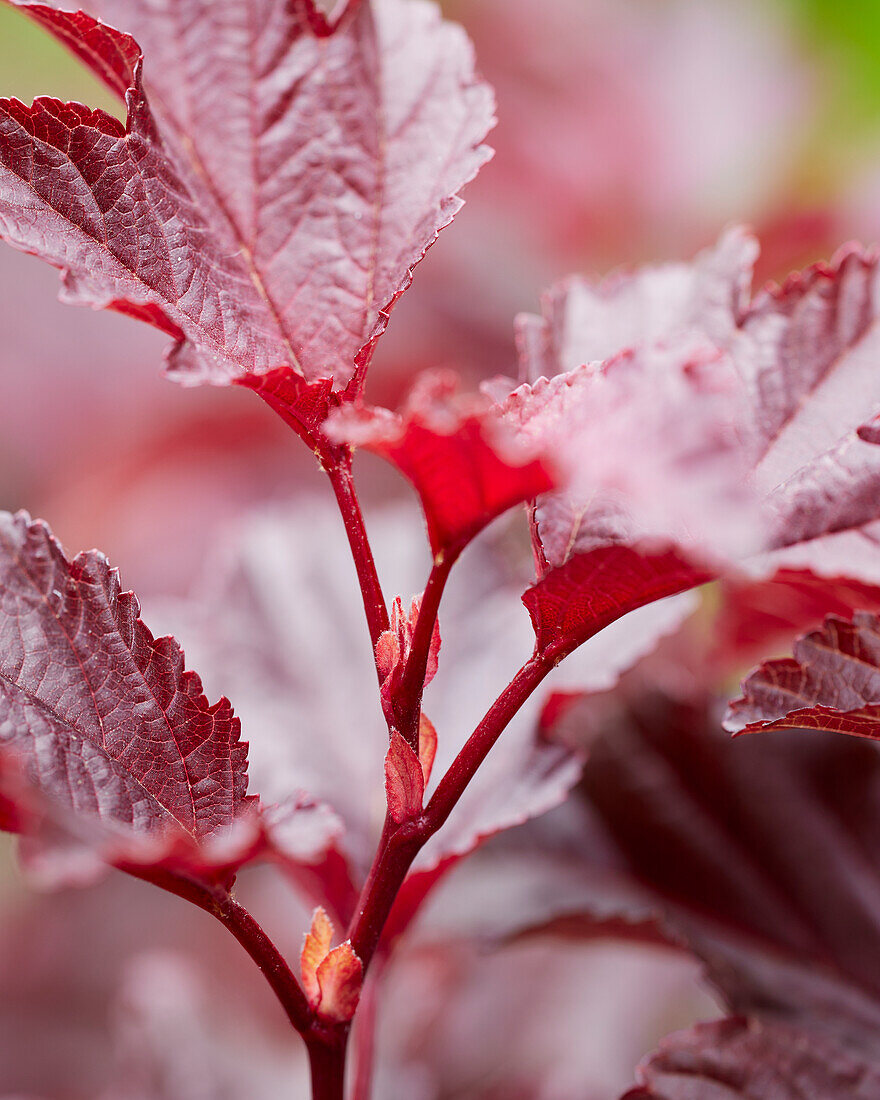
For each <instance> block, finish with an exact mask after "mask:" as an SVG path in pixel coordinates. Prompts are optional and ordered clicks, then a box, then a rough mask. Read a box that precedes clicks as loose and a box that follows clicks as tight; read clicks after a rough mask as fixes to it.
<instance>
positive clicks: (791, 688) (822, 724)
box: [724, 611, 880, 740]
mask: <svg viewBox="0 0 880 1100" xmlns="http://www.w3.org/2000/svg"><path fill="white" fill-rule="evenodd" d="M742 690H743V695H742V697H741V698H739V699H736V700H734V701H733V702H732V703H731V704H730V707H729V709H728V712H727V717H726V718H725V721H724V724H725V726H726V727H727V729H729V730H731V731H732V732H734V733H751V732H753V731H754V730H774V729H817V730H826V731H828V732H834V733H851V734H854V735H855V736H857V737H870V738H874V739H875V740H876V739H880V620H878V618H877V616H876V615H872V614H870V613H868V612H864V611H863V612H856V614H855V615H853V617H852V620H851V621H847V620H846V619H838V618H836V617H834V616H833V615H829V616H828V618H827V619H826V620H825V624H824V626H823V627H822V629H821V630H816V631H813V632H812V633H810V634H806V635H804V636H803V637H802V638H799V639H798V640H797V642H795V646H794V657H793V658H785V659H782V660H777V661H767V662H765V663H764V664H762V665H761V666H760V667H759V668H758V669H757V670H756V671H755V672H753V673H752V674H751V676H749V677H748V679H747V680H746V681H745V682H744V683H743V685H742Z"/></svg>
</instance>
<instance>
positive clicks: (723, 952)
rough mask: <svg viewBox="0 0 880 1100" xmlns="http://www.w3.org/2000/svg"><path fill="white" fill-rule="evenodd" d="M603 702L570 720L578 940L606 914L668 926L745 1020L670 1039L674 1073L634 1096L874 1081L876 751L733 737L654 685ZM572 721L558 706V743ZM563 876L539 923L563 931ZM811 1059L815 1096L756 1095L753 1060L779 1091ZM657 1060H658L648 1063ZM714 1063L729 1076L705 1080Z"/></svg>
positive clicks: (758, 1078)
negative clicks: (824, 1068) (578, 822)
mask: <svg viewBox="0 0 880 1100" xmlns="http://www.w3.org/2000/svg"><path fill="white" fill-rule="evenodd" d="M600 702H601V701H600V700H597V701H596V702H595V703H593V704H591V706H590V708H589V709H587V710H582V711H581V713H580V722H581V726H580V738H581V743H582V744H584V745H586V746H588V747H589V750H590V751H589V757H588V760H587V764H586V767H585V770H584V783H583V794H584V797H585V800H586V805H585V809H586V811H587V812H586V813H585V815H584V817H583V819H582V820H583V826H582V838H581V845H580V852H581V862H580V868H581V872H582V875H583V881H582V884H581V887H580V892H581V895H582V898H581V910H580V917H581V925H582V928H583V933H584V935H586V936H593V935H595V921H596V920H597V921H598V922H599V927H600V928H601V927H604V926H607V924H608V921H609V917H610V916H613V915H614V913H615V911H616V912H617V914H618V915H619V916H624V917H625V916H627V915H631V916H632V918H633V919H634V921H635V923H634V924H633V925H632V931H633V933H636V934H638V933H639V932H640V930H641V929H643V928H644V929H645V931H646V933H647V938H649V939H651V938H654V937H655V936H656V930H655V929H652V927H651V925H650V923H646V922H645V916H646V914H650V913H651V911H652V910H653V913H654V916H655V918H656V919H657V920H658V921H659V922H660V924H661V926H662V927H663V928H665V930H666V932H667V934H668V935H670V936H671V937H672V938H673V940H675V939H677V940H678V942H679V943H680V944H683V945H686V946H687V947H688V948H689V949H690V950H691V951H693V952H694V953H695V954H696V955H697V956H698V957H699V958H700V959H702V960H703V962H704V963H705V965H706V968H707V972H708V976H709V978H710V980H711V982H712V984H713V985H714V986H715V988H716V989H717V990H718V991H719V992H720V993H721V995H722V997H723V999H724V1001H725V1003H726V1004H727V1006H728V1007H729V1008H730V1009H731V1011H733V1012H735V1013H741V1014H744V1015H747V1016H748V1017H749V1020H748V1023H747V1024H741V1023H738V1022H729V1023H725V1024H722V1025H719V1030H718V1031H717V1032H715V1031H713V1030H712V1029H710V1031H709V1032H707V1033H705V1034H704V1035H703V1038H700V1033H699V1032H698V1033H697V1035H696V1037H693V1036H692V1037H691V1038H687V1037H685V1038H684V1039H681V1040H679V1039H677V1038H673V1040H671V1044H672V1050H673V1051H674V1050H675V1049H676V1047H677V1045H678V1044H679V1043H682V1044H683V1045H682V1053H681V1057H680V1060H678V1061H677V1063H676V1064H677V1065H678V1067H679V1069H680V1071H681V1073H682V1079H681V1080H680V1081H679V1080H678V1079H677V1078H676V1077H674V1076H670V1077H668V1078H663V1077H662V1075H661V1076H657V1077H655V1076H652V1074H653V1069H652V1063H649V1064H648V1066H647V1067H646V1069H645V1070H644V1079H645V1081H646V1086H645V1087H646V1088H647V1087H648V1085H650V1086H651V1087H653V1088H655V1089H656V1091H650V1089H649V1091H647V1092H641V1093H640V1092H638V1091H636V1092H635V1094H633V1095H634V1096H639V1097H641V1096H645V1097H648V1096H650V1097H658V1098H659V1097H664V1098H665V1097H667V1096H669V1097H674V1098H676V1100H677V1098H679V1097H682V1098H684V1097H688V1096H699V1097H700V1098H702V1097H703V1096H712V1095H713V1093H712V1091H710V1086H711V1084H713V1083H716V1082H717V1083H719V1085H720V1083H721V1082H723V1083H725V1084H726V1085H727V1086H728V1088H729V1089H730V1090H731V1095H732V1096H740V1095H743V1096H746V1097H749V1098H754V1100H767V1098H769V1097H774V1098H775V1096H777V1095H779V1096H782V1097H787V1096H789V1095H793V1096H798V1095H808V1096H813V1095H816V1096H824V1095H826V1093H824V1092H823V1091H822V1088H821V1087H820V1086H821V1085H822V1084H823V1083H825V1084H829V1087H830V1082H831V1081H833V1080H834V1077H833V1074H832V1076H831V1077H830V1078H823V1076H822V1075H821V1072H820V1071H821V1065H822V1063H823V1062H827V1064H828V1066H829V1072H831V1069H830V1067H831V1066H833V1065H850V1066H860V1067H861V1068H862V1070H863V1071H864V1072H865V1075H866V1076H865V1079H866V1080H871V1081H873V1079H874V1075H876V1074H877V1073H878V1072H880V1044H878V1043H877V1041H876V1036H877V1034H878V1033H880V1032H878V1027H880V905H878V903H877V898H878V896H880V861H878V858H877V851H878V847H877V840H878V837H880V816H878V806H880V801H878V798H877V794H878V791H880V757H878V756H877V754H876V752H875V751H874V748H873V746H870V745H866V744H865V743H863V742H860V741H857V740H855V739H846V738H829V737H825V736H823V735H821V734H818V733H810V732H804V731H789V732H780V733H777V734H774V735H773V736H772V737H767V738H742V739H738V740H731V739H730V738H727V737H725V736H724V735H723V734H722V733H721V731H720V730H719V729H718V728H717V725H716V722H715V719H714V712H715V708H714V706H713V704H712V703H711V702H710V701H708V700H706V699H702V700H695V701H676V700H673V699H670V698H668V697H664V696H663V695H660V694H656V693H652V694H649V695H647V696H642V697H632V698H630V699H629V700H628V701H627V700H621V698H620V697H619V696H618V697H617V700H616V701H614V700H608V701H606V704H605V706H604V709H602V708H600V707H599V703H600ZM590 715H592V717H593V721H592V722H591V721H590ZM576 717H577V716H576V715H574V713H573V711H572V709H571V707H569V708H568V709H567V711H566V712H565V726H566V730H567V733H568V735H569V736H571V735H572V733H573V732H574V731H576V730H577V722H576V721H573V718H576ZM573 850H574V849H573V845H572V843H571V840H570V839H569V840H568V841H567V844H566V845H565V847H564V848H563V849H562V851H563V852H567V853H568V859H569V861H571V859H572V856H571V852H572V851H573ZM568 875H569V877H568V879H567V882H568V895H569V896H568V897H564V894H565V891H564V890H563V891H562V892H561V893H560V895H559V896H560V897H563V898H564V901H563V904H562V906H561V907H559V906H556V907H554V898H553V893H554V891H553V889H552V887H550V886H549V884H545V915H546V916H547V917H552V918H553V919H552V921H551V922H550V926H551V927H553V926H554V924H556V925H559V923H560V921H561V922H562V923H561V928H562V929H563V930H564V932H565V933H566V934H568V935H572V934H574V933H575V931H576V929H577V921H576V919H575V918H576V914H577V905H578V899H577V891H573V890H571V884H572V882H573V881H574V880H573V878H572V877H571V870H570V869H569V871H568ZM593 918H595V920H594V919H593ZM610 931H611V934H612V935H614V934H616V933H615V930H614V928H613V926H612V928H611V929H610ZM713 1026H714V1025H713ZM706 1035H708V1036H709V1039H708V1040H707V1039H706ZM761 1035H765V1036H767V1037H768V1046H767V1047H766V1048H764V1050H763V1053H758V1052H759V1050H760V1046H755V1047H754V1048H752V1047H751V1045H750V1044H751V1041H752V1040H750V1039H748V1038H747V1037H748V1036H752V1038H754V1037H756V1036H761ZM726 1036H727V1037H730V1036H734V1037H736V1036H740V1037H742V1036H745V1037H746V1038H745V1039H743V1043H744V1044H745V1045H744V1046H743V1045H742V1044H740V1042H739V1039H737V1041H736V1043H735V1044H734V1045H733V1046H731V1047H729V1048H726V1046H725V1044H726V1041H727V1040H726V1038H725V1037H726ZM686 1049H689V1050H690V1054H688V1055H685V1053H684V1051H685V1050H686ZM725 1049H726V1053H725ZM811 1049H812V1050H818V1051H822V1052H823V1053H822V1054H821V1055H820V1056H819V1058H818V1059H817V1062H816V1064H815V1065H809V1073H810V1074H812V1073H816V1074H817V1076H816V1077H815V1079H813V1078H812V1077H811V1076H810V1075H809V1074H807V1076H806V1077H805V1078H804V1079H803V1080H804V1081H805V1082H807V1083H809V1084H810V1085H813V1086H814V1089H815V1091H814V1089H812V1088H806V1092H805V1093H802V1094H798V1093H797V1092H795V1093H792V1094H789V1093H788V1092H786V1091H784V1090H783V1088H782V1081H779V1082H776V1085H777V1087H778V1089H779V1091H778V1092H773V1091H772V1089H771V1090H770V1091H762V1089H764V1090H766V1089H768V1088H769V1086H768V1076H762V1074H761V1073H759V1072H758V1070H759V1065H760V1060H761V1058H764V1057H766V1058H767V1060H768V1061H767V1065H766V1067H765V1073H766V1074H767V1075H770V1074H771V1073H772V1068H773V1066H774V1065H776V1066H777V1067H783V1066H787V1067H788V1068H787V1069H785V1070H784V1071H783V1070H782V1069H781V1068H780V1073H781V1074H782V1079H783V1081H784V1082H785V1086H786V1087H790V1082H791V1081H792V1080H797V1079H798V1078H797V1072H792V1073H791V1074H790V1071H792V1070H796V1067H797V1066H798V1065H799V1064H800V1061H801V1060H802V1059H803V1060H804V1065H805V1066H806V1065H807V1064H808V1062H809V1059H808V1057H807V1055H806V1054H805V1053H804V1052H806V1051H808V1050H811ZM665 1057H666V1054H665V1053H664V1052H663V1051H661V1054H660V1061H659V1063H658V1064H657V1065H658V1067H662V1066H663V1065H665V1064H666V1063H665V1061H664V1059H665ZM675 1057H676V1058H678V1056H677V1055H676V1056H675ZM688 1064H689V1065H690V1066H691V1072H692V1073H693V1074H694V1075H695V1076H694V1079H693V1080H690V1079H689V1078H688V1077H687V1076H686V1074H685V1072H684V1071H685V1069H686V1067H687V1065H688ZM713 1066H714V1067H715V1069H714V1070H713V1068H712V1067H713ZM719 1067H726V1073H725V1075H722V1076H717V1077H716V1074H719V1073H720V1070H719ZM787 1075H788V1076H787ZM769 1080H771V1081H775V1078H773V1077H772V1076H769ZM844 1080H846V1078H845V1077H842V1078H841V1081H844ZM858 1080H859V1078H858V1077H855V1078H854V1081H856V1082H857V1081H858ZM686 1081H687V1082H688V1087H690V1088H691V1090H692V1091H691V1092H688V1091H687V1089H686V1088H685V1082H686ZM660 1082H662V1085H663V1087H660V1084H659V1083H660ZM673 1085H674V1086H675V1087H673ZM676 1089H678V1090H679V1091H676ZM737 1089H740V1090H742V1091H741V1092H739V1091H737ZM682 1090H683V1091H682ZM701 1090H705V1091H701ZM839 1094H840V1095H841V1096H843V1095H848V1093H846V1092H845V1091H842V1092H840V1093H839ZM718 1095H719V1097H720V1096H726V1095H728V1094H727V1093H725V1092H724V1091H719V1092H718ZM828 1095H831V1096H834V1095H837V1094H836V1093H835V1092H833V1091H832V1092H831V1093H830V1094H828ZM855 1095H859V1094H858V1092H856V1093H855ZM867 1095H871V1093H870V1092H869V1093H868V1094H867Z"/></svg>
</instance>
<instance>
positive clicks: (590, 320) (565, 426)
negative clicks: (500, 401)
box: [505, 230, 880, 636]
mask: <svg viewBox="0 0 880 1100" xmlns="http://www.w3.org/2000/svg"><path fill="white" fill-rule="evenodd" d="M755 256H756V245H755V243H754V241H752V240H751V239H750V238H749V237H748V236H747V235H746V234H744V233H743V232H742V231H736V230H734V231H731V232H729V233H727V234H726V235H725V236H724V237H722V239H721V241H720V242H719V244H718V245H717V246H716V248H715V249H714V250H711V251H709V252H706V253H704V254H702V255H701V256H699V257H698V258H697V260H696V261H695V262H694V263H693V264H692V265H687V264H675V265H667V266H666V267H660V268H646V269H643V270H641V271H638V272H636V273H634V274H632V275H624V276H618V277H616V278H612V279H609V280H606V281H605V282H604V283H601V284H598V285H595V286H594V285H592V284H590V283H588V282H586V281H585V280H577V279H572V280H569V281H568V282H565V283H563V284H560V285H559V286H558V287H557V288H555V289H554V290H553V291H551V292H550V294H549V295H548V296H547V297H546V299H545V302H544V314H543V316H542V317H541V318H524V319H521V321H520V329H519V337H520V347H521V352H522V357H523V370H524V373H525V375H526V377H527V378H530V379H535V381H534V382H530V383H527V384H526V385H525V386H523V387H522V388H521V389H520V390H518V391H516V392H515V393H514V394H513V395H512V396H511V397H509V398H508V399H507V402H506V405H505V408H506V410H507V415H508V417H510V418H511V420H512V423H513V424H514V425H515V426H516V427H517V429H518V431H519V433H520V435H521V436H523V437H524V438H526V439H530V440H531V442H532V445H533V449H534V450H535V451H537V452H538V453H540V454H542V456H543V457H544V459H545V461H548V462H550V463H551V464H553V462H554V458H553V455H554V448H555V451H556V454H557V457H556V460H555V465H556V467H557V469H560V468H561V471H562V481H563V484H564V486H565V491H564V492H557V493H552V494H549V495H546V496H544V497H542V498H541V499H539V501H538V503H537V506H536V508H535V509H534V512H533V518H534V524H533V537H534V542H535V547H536V556H537V558H538V565H539V577H540V578H541V579H540V583H539V586H538V588H537V589H535V590H533V593H530V594H529V596H528V597H527V599H529V600H531V602H532V603H538V604H540V603H541V602H542V601H543V592H544V589H543V588H542V586H546V585H547V578H548V577H552V576H553V571H554V570H556V569H558V568H559V567H560V566H564V567H567V568H569V569H571V568H572V567H570V566H568V565H567V563H568V562H569V561H574V560H576V559H577V558H578V557H579V556H581V555H583V554H585V553H586V554H587V556H588V557H589V555H590V554H594V553H595V552H596V550H597V548H599V547H604V548H606V550H607V549H608V548H609V547H610V546H611V545H612V544H624V545H626V546H627V547H629V548H633V547H634V546H635V544H636V542H637V541H638V539H639V538H644V537H645V536H647V535H653V536H658V535H660V536H665V538H666V539H667V540H669V541H670V542H671V543H672V547H673V549H674V550H675V551H676V552H675V553H674V554H673V555H672V556H671V557H670V559H669V566H670V567H671V569H672V570H673V572H674V571H675V570H679V571H680V570H681V566H682V558H684V559H686V560H688V561H690V562H691V563H692V568H693V570H694V574H695V576H696V575H700V576H702V578H703V579H707V576H708V573H709V572H711V571H712V570H713V568H714V567H713V565H712V562H713V561H714V562H716V564H717V561H718V560H725V559H726V560H730V559H731V558H732V559H737V558H739V559H742V558H744V557H748V556H749V555H751V554H754V553H755V552H757V551H760V550H762V549H774V550H775V551H776V553H775V554H773V555H772V556H771V558H770V559H768V560H767V561H766V562H765V563H764V564H763V565H761V564H760V562H759V563H758V564H759V567H760V568H764V569H766V568H768V567H769V568H778V567H780V566H785V565H786V564H793V562H792V563H789V562H787V557H788V556H789V555H794V556H795V557H796V559H797V561H796V563H797V567H798V568H801V569H803V568H809V566H810V561H811V559H813V558H815V560H816V562H817V563H819V562H820V561H821V560H822V559H823V557H825V556H827V551H826V548H825V545H824V544H825V542H826V541H830V540H833V539H837V538H840V537H842V536H844V535H847V534H849V535H855V534H857V533H860V532H866V533H867V532H868V530H869V528H870V525H871V523H872V522H873V521H876V520H877V518H878V515H880V513H878V502H880V451H878V450H876V448H875V446H874V445H872V444H871V443H870V442H866V441H865V438H862V437H864V436H865V430H864V428H863V425H864V424H865V422H866V421H868V420H869V419H871V418H872V417H873V416H874V415H875V413H876V410H877V408H878V405H880V384H878V383H877V380H876V372H875V371H872V368H871V364H872V363H873V361H874V346H875V344H877V341H878V340H880V337H878V335H877V332H878V329H877V325H876V320H877V309H876V305H875V302H876V300H878V296H877V294H876V291H875V285H876V282H877V257H876V256H875V255H874V254H873V253H866V252H862V251H860V250H858V249H856V248H854V247H849V248H846V249H844V250H842V251H841V252H840V253H839V254H838V256H837V257H836V258H835V260H834V261H833V262H832V263H831V265H817V266H815V267H814V268H811V269H809V270H808V271H806V272H805V273H803V274H802V275H796V276H792V278H791V279H790V280H789V281H788V282H787V283H786V284H785V286H784V287H783V288H781V289H770V290H767V291H764V292H763V293H761V294H759V295H758V296H757V297H756V298H755V299H754V300H753V301H751V302H750V301H749V284H750V281H751V269H752V265H753V263H754V259H755ZM623 348H630V349H632V350H630V351H628V352H625V353H622V354H619V355H618V356H617V358H613V359H611V360H608V359H607V356H608V355H609V354H611V353H612V352H613V351H615V350H617V351H620V349H623ZM713 348H714V349H715V350H714V353H713V351H712V349H713ZM593 360H604V362H602V363H601V365H600V364H599V363H594V362H593ZM578 364H585V365H583V366H580V365H578ZM591 364H592V365H591ZM542 375H544V376H545V377H541V376H542ZM860 429H862V431H861V437H860ZM868 438H869V437H868ZM641 455H644V456H645V458H644V460H643V461H640V460H638V458H636V457H635V456H641ZM648 456H650V459H649V458H648ZM874 556H876V555H874ZM866 557H867V558H871V557H872V555H871V553H870V545H869V543H866V545H865V547H864V548H863V552H862V554H860V555H857V556H855V557H854V558H853V564H852V567H851V568H852V569H853V572H854V576H855V578H856V579H857V580H858V579H859V578H860V577H861V576H862V575H863V574H865V579H866V580H868V579H871V577H870V576H869V575H868V574H869V573H870V572H871V567H870V563H868V562H865V561H863V559H865V558H866ZM622 560H623V561H624V562H625V561H626V560H627V559H626V558H624V559H622ZM817 567H818V565H817ZM874 570H875V571H876V563H875V565H874ZM821 571H822V572H826V573H827V572H828V567H827V566H826V565H823V566H822V567H821ZM583 572H584V574H585V577H586V579H587V580H589V581H591V582H592V581H595V579H596V578H594V577H592V576H591V574H590V570H589V569H588V568H585V569H584V570H583ZM649 575H650V582H651V585H652V586H653V587H655V588H656V587H659V588H660V589H661V590H662V587H663V586H662V584H660V583H659V578H658V577H657V575H656V572H655V571H651V572H650V574H649ZM682 579H683V580H684V583H685V585H686V579H684V578H682ZM562 580H563V588H564V591H565V592H566V596H567V598H569V599H570V598H571V595H572V586H571V584H570V583H569V578H563V579H562ZM603 581H604V586H605V587H609V586H610V587H611V589H612V591H613V588H614V577H613V575H612V576H611V577H608V578H603ZM551 583H552V582H551ZM679 583H681V582H680V580H677V579H676V578H675V577H674V576H670V577H669V581H668V587H669V589H670V590H671V591H675V590H677V585H678V584H679ZM592 598H594V594H593V593H592V591H588V592H587V593H585V594H584V597H583V600H582V601H581V602H582V603H587V604H588V603H589V601H590V599H592ZM652 598H655V597H654V596H653V595H652V592H651V590H650V589H646V590H645V591H644V593H640V592H639V591H638V589H637V588H636V590H635V591H633V592H631V594H630V597H629V599H628V600H627V601H626V604H625V606H626V607H633V606H638V605H639V603H640V602H645V600H649V599H652ZM598 625H601V620H600V621H599V624H598ZM593 628H594V624H593V623H592V621H591V620H590V618H589V616H587V618H586V619H585V621H584V623H583V624H580V625H579V626H578V631H579V636H589V633H590V632H591V630H592V629H593Z"/></svg>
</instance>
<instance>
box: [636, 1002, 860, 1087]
mask: <svg viewBox="0 0 880 1100" xmlns="http://www.w3.org/2000/svg"><path fill="white" fill-rule="evenodd" d="M638 1077H639V1080H640V1081H641V1082H642V1085H641V1086H640V1087H639V1088H635V1089H632V1090H631V1091H630V1092H628V1093H627V1094H626V1096H625V1097H624V1100H804V1098H806V1097H811V1098H815V1100H819V1098H820V1097H821V1100H871V1098H872V1097H874V1096H878V1095H880V1060H878V1059H877V1056H876V1053H875V1054H873V1055H872V1054H868V1053H866V1052H865V1051H863V1050H859V1049H855V1050H850V1049H847V1048H846V1047H845V1046H843V1045H841V1044H839V1043H837V1042H835V1041H834V1040H832V1039H828V1038H827V1037H824V1036H821V1035H816V1034H814V1033H813V1032H810V1031H805V1030H799V1029H797V1028H791V1027H786V1026H785V1025H782V1024H777V1023H772V1024H767V1023H762V1022H760V1021H756V1020H744V1019H735V1018H733V1019H728V1020H721V1021H719V1022H718V1023H712V1024H702V1025H701V1026H699V1027H696V1028H694V1029H693V1030H692V1031H685V1032H681V1033H679V1034H677V1035H672V1036H670V1037H669V1038H668V1039H665V1040H664V1041H663V1043H662V1045H661V1047H660V1049H659V1050H658V1051H657V1052H656V1053H655V1054H652V1055H651V1057H650V1058H649V1059H648V1060H647V1061H646V1062H645V1063H644V1065H642V1066H641V1067H640V1068H639V1072H638Z"/></svg>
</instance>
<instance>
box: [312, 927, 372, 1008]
mask: <svg viewBox="0 0 880 1100" xmlns="http://www.w3.org/2000/svg"><path fill="white" fill-rule="evenodd" d="M363 980H364V968H363V964H362V963H361V960H360V959H359V958H358V957H357V955H356V954H355V951H354V948H353V947H352V946H351V944H350V943H348V942H347V941H346V942H345V943H341V944H340V945H339V946H338V947H334V948H333V950H332V951H331V952H330V953H329V954H328V955H327V956H326V958H325V959H324V961H323V962H322V963H321V965H320V966H319V967H318V984H319V985H320V987H321V1001H320V1004H319V1005H318V1016H320V1017H321V1019H323V1020H327V1021H328V1022H329V1023H334V1024H346V1023H348V1021H349V1020H350V1019H351V1018H352V1017H353V1016H354V1013H355V1009H356V1008H357V1006H358V1001H359V1000H360V996H361V986H362V984H363Z"/></svg>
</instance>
